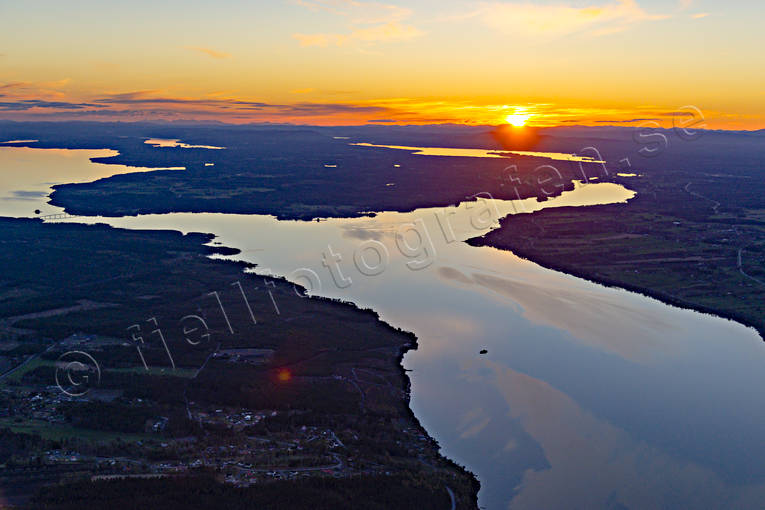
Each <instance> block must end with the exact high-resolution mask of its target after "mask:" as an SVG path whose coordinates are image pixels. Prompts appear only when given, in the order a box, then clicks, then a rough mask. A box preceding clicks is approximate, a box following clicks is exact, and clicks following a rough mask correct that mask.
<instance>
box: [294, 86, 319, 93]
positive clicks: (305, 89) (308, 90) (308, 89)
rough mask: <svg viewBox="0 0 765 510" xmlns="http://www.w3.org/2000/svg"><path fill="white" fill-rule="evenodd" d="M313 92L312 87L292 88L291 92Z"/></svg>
mask: <svg viewBox="0 0 765 510" xmlns="http://www.w3.org/2000/svg"><path fill="white" fill-rule="evenodd" d="M311 92H313V89H312V88H310V87H308V88H304V89H293V90H290V94H310V93H311Z"/></svg>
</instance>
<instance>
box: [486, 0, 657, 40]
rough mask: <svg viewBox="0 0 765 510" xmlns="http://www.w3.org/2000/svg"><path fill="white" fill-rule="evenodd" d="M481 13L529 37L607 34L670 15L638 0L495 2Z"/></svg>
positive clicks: (492, 24) (491, 21) (500, 27)
mask: <svg viewBox="0 0 765 510" xmlns="http://www.w3.org/2000/svg"><path fill="white" fill-rule="evenodd" d="M480 16H481V18H482V19H483V21H484V23H485V24H486V25H488V26H489V27H491V28H494V29H496V30H500V31H503V32H506V33H510V34H516V35H525V36H538V35H546V36H563V35H569V34H573V33H583V32H587V33H589V34H590V35H605V34H610V33H614V32H619V31H621V30H624V29H626V28H627V27H628V26H629V25H631V24H634V23H638V22H642V21H654V20H661V19H666V18H668V16H666V15H661V14H649V13H647V12H646V11H645V10H643V8H642V7H640V6H639V5H638V4H637V2H636V1H635V0H616V1H613V2H611V3H605V4H600V5H590V6H588V7H575V6H573V5H568V4H562V3H561V4H554V5H552V4H551V5H538V4H533V3H529V2H523V3H520V2H493V3H490V4H487V5H486V6H485V7H484V8H483V9H481V11H480Z"/></svg>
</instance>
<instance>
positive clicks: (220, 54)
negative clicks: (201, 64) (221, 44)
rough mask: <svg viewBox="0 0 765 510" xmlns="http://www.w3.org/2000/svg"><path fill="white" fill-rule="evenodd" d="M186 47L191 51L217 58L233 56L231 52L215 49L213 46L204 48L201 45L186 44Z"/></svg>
mask: <svg viewBox="0 0 765 510" xmlns="http://www.w3.org/2000/svg"><path fill="white" fill-rule="evenodd" d="M185 49H187V50H189V51H195V52H197V53H201V54H203V55H207V56H208V57H212V58H217V59H225V58H231V55H230V54H228V53H225V52H223V51H217V50H213V49H211V48H202V47H199V46H186V47H185Z"/></svg>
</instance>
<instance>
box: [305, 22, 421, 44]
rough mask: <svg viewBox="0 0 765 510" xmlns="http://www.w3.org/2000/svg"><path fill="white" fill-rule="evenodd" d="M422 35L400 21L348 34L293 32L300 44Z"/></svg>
mask: <svg viewBox="0 0 765 510" xmlns="http://www.w3.org/2000/svg"><path fill="white" fill-rule="evenodd" d="M420 35H422V32H421V31H420V30H418V29H417V28H415V27H413V26H411V25H402V24H400V23H385V24H384V25H376V26H373V27H369V28H360V29H357V30H354V31H352V32H351V33H348V34H293V35H292V37H293V38H295V39H297V40H298V41H300V46H319V47H322V48H325V47H327V46H347V45H349V44H352V43H359V42H360V43H366V44H370V43H380V42H390V41H404V40H407V39H413V38H415V37H418V36H420Z"/></svg>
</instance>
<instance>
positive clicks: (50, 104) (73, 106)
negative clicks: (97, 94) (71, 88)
mask: <svg viewBox="0 0 765 510" xmlns="http://www.w3.org/2000/svg"><path fill="white" fill-rule="evenodd" d="M102 107H103V106H102V105H98V104H93V103H69V102H66V101H42V100H39V99H21V100H18V101H4V102H0V111H4V112H7V111H26V110H31V109H33V108H50V109H56V110H80V109H83V108H102Z"/></svg>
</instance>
